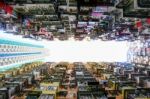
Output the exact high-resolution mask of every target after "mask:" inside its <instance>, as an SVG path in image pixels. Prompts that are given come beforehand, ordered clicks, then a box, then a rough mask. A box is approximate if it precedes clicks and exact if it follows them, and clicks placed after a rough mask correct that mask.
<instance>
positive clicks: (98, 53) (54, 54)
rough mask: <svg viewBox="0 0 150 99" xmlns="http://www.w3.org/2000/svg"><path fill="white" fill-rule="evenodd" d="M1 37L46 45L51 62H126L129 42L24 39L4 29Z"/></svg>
mask: <svg viewBox="0 0 150 99" xmlns="http://www.w3.org/2000/svg"><path fill="white" fill-rule="evenodd" d="M0 38H7V39H12V40H16V41H22V42H27V43H31V42H32V43H33V44H40V45H44V46H45V47H46V48H48V49H49V51H50V55H49V57H47V58H45V61H50V62H60V61H66V62H100V61H105V62H125V61H126V60H127V51H128V46H127V45H128V44H127V42H115V41H109V42H108V41H107V42H103V41H100V40H95V41H86V40H85V41H74V40H69V41H58V40H56V41H46V40H44V41H35V40H30V39H22V37H21V36H14V35H10V34H9V35H8V34H4V33H3V32H2V31H0Z"/></svg>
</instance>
